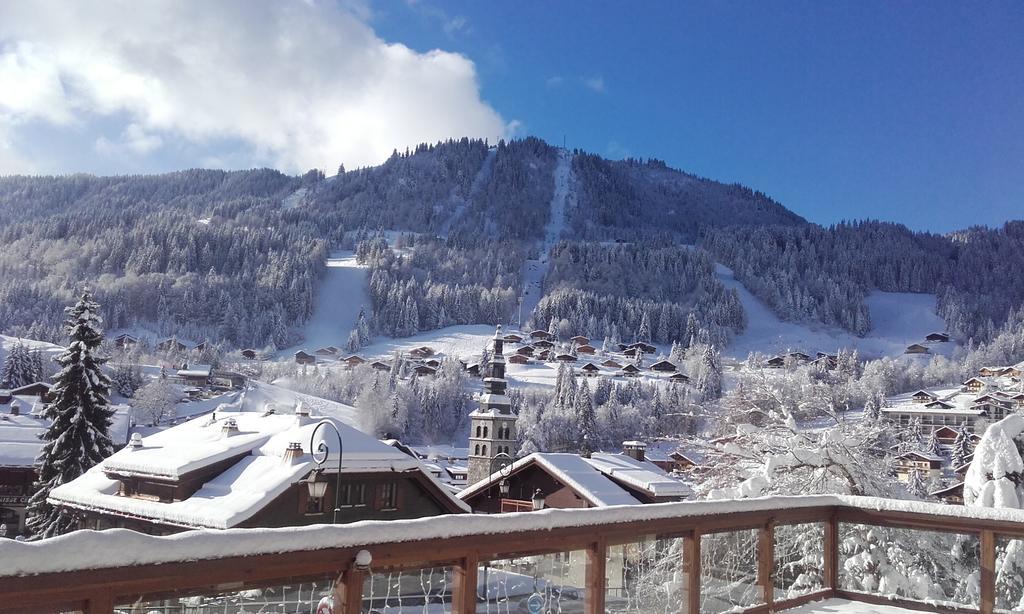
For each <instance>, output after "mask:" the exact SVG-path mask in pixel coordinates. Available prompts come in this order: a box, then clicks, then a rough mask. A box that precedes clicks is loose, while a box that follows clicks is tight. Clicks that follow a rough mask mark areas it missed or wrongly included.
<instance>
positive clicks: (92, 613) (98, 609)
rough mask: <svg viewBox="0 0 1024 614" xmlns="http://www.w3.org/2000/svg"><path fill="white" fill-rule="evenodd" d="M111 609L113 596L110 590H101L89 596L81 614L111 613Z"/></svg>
mask: <svg viewBox="0 0 1024 614" xmlns="http://www.w3.org/2000/svg"><path fill="white" fill-rule="evenodd" d="M113 611H114V596H113V595H112V594H110V591H103V592H100V593H96V594H95V595H93V596H91V597H89V599H88V601H86V602H85V610H84V612H83V614H111V613H112V612H113Z"/></svg>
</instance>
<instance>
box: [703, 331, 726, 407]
mask: <svg viewBox="0 0 1024 614" xmlns="http://www.w3.org/2000/svg"><path fill="white" fill-rule="evenodd" d="M697 391H698V392H699V393H700V397H701V400H702V401H710V400H712V399H717V398H718V397H720V396H722V365H721V361H720V360H719V356H718V350H716V349H715V347H714V346H713V345H709V346H707V347H705V348H704V354H703V355H701V362H700V371H699V373H698V376H697Z"/></svg>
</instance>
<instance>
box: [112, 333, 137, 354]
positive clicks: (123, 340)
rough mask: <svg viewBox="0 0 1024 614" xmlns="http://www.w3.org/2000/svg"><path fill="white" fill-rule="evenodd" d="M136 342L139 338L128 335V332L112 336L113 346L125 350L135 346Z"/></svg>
mask: <svg viewBox="0 0 1024 614" xmlns="http://www.w3.org/2000/svg"><path fill="white" fill-rule="evenodd" d="M138 343H139V340H138V339H137V338H136V337H133V336H132V335H129V334H128V333H121V334H120V335H118V336H116V337H114V346H115V347H117V348H120V349H122V350H127V349H128V348H130V347H132V346H135V345H137V344H138Z"/></svg>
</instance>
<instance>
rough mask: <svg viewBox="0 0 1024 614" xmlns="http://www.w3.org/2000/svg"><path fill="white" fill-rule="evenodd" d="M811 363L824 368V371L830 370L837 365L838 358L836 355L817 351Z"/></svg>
mask: <svg viewBox="0 0 1024 614" xmlns="http://www.w3.org/2000/svg"><path fill="white" fill-rule="evenodd" d="M811 364H812V365H814V366H815V367H818V368H821V369H825V370H826V371H832V370H833V369H835V368H836V367H838V366H839V358H838V357H837V356H832V355H830V354H823V353H821V352H818V357H817V358H815V359H814V360H812V361H811Z"/></svg>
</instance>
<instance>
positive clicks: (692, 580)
mask: <svg viewBox="0 0 1024 614" xmlns="http://www.w3.org/2000/svg"><path fill="white" fill-rule="evenodd" d="M683 577H684V578H686V603H684V604H683V607H682V611H683V612H684V613H685V614H700V533H697V532H693V533H691V534H690V535H687V536H686V537H683Z"/></svg>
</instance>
